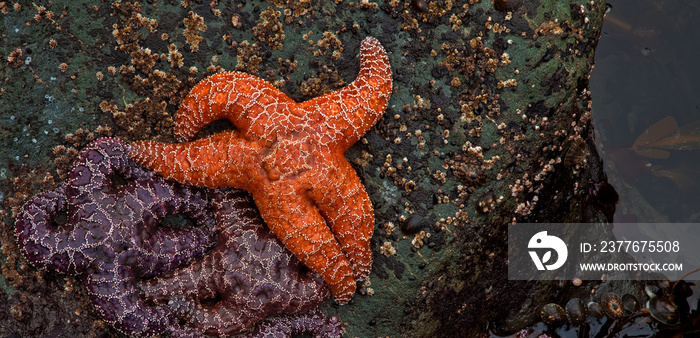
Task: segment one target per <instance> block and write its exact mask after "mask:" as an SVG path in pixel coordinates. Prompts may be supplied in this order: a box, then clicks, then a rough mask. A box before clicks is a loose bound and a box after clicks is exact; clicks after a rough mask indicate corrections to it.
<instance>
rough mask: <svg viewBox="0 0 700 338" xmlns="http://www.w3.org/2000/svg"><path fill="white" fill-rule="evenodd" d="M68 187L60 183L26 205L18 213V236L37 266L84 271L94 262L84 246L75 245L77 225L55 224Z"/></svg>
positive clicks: (25, 251) (27, 256)
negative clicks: (73, 238) (53, 221)
mask: <svg viewBox="0 0 700 338" xmlns="http://www.w3.org/2000/svg"><path fill="white" fill-rule="evenodd" d="M65 190H66V189H65V184H63V185H60V186H59V187H58V188H56V189H54V190H51V191H47V192H44V193H41V194H39V195H36V196H35V197H34V198H33V199H32V200H30V201H28V202H27V203H26V204H24V206H22V209H20V212H19V213H18V214H17V220H16V221H15V235H16V237H17V242H18V243H19V246H20V248H21V249H22V253H23V254H24V257H25V258H26V259H27V260H28V261H29V262H31V263H32V264H33V265H35V266H37V267H39V268H43V269H49V268H50V269H54V270H56V271H58V272H61V273H72V274H76V273H80V272H82V271H84V270H85V268H87V266H88V264H89V262H90V261H89V259H88V258H87V257H85V255H84V254H83V253H82V251H81V250H80V245H78V246H74V245H72V241H71V240H70V238H71V237H74V236H73V232H74V231H75V224H73V223H66V224H63V225H61V226H56V225H53V224H52V220H53V219H54V217H55V216H56V214H58V213H59V212H60V211H61V210H62V209H65V207H66V198H65Z"/></svg>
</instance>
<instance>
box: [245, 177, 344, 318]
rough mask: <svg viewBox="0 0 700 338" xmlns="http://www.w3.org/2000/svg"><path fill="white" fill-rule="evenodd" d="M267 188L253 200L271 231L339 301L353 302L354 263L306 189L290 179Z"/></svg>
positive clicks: (340, 302)
mask: <svg viewBox="0 0 700 338" xmlns="http://www.w3.org/2000/svg"><path fill="white" fill-rule="evenodd" d="M277 182H279V181H277ZM264 188H265V189H261V190H256V191H254V192H253V199H254V200H255V202H256V204H257V205H258V209H259V210H260V215H261V216H262V218H263V220H264V221H265V223H267V225H268V226H269V227H270V230H271V231H272V232H273V233H274V234H275V236H277V238H278V239H279V240H280V241H281V242H282V243H283V244H284V246H285V247H286V248H287V249H289V251H291V252H292V253H293V254H294V255H295V256H296V257H297V258H298V259H299V260H300V261H301V262H302V263H304V265H306V266H307V267H308V268H309V269H311V270H312V271H314V272H316V273H317V274H318V275H319V276H321V278H323V280H325V281H326V283H327V284H328V287H329V288H330V290H331V293H332V294H333V298H334V299H335V301H336V302H338V303H339V304H345V303H347V302H348V301H350V299H351V298H352V295H353V294H354V293H355V279H354V278H353V271H352V268H351V266H350V262H349V261H348V259H347V258H346V257H345V255H343V253H342V251H341V250H340V246H339V245H338V242H336V240H335V238H333V233H332V232H331V230H330V229H329V228H328V226H327V225H326V222H325V220H324V219H323V217H322V216H321V214H320V213H319V211H318V209H317V208H316V206H315V205H314V203H313V202H312V201H311V200H310V199H309V197H308V196H307V193H306V191H298V190H297V189H295V187H293V186H291V185H289V184H286V182H282V183H278V184H275V185H268V186H265V187H264Z"/></svg>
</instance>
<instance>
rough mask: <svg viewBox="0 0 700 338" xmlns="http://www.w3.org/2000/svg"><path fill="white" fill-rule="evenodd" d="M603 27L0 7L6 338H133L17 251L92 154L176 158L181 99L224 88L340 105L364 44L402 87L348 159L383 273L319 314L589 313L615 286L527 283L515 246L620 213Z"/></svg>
mask: <svg viewBox="0 0 700 338" xmlns="http://www.w3.org/2000/svg"><path fill="white" fill-rule="evenodd" d="M604 11H605V3H604V1H601V0H593V1H585V2H582V1H521V0H481V1H463V2H453V1H450V0H434V1H431V0H412V1H376V2H373V1H365V0H361V1H352V2H350V1H335V2H313V1H283V0H273V1H270V2H252V1H248V2H235V3H234V2H221V3H219V2H216V1H214V2H204V3H198V2H197V3H195V2H194V1H188V0H183V1H169V2H160V1H158V2H148V1H146V2H140V3H137V2H128V1H123V2H119V3H109V2H104V3H99V4H97V3H95V2H93V1H70V2H68V1H65V0H54V1H52V2H48V1H37V2H35V3H28V2H22V3H15V2H12V1H5V2H0V12H1V13H2V14H0V17H2V25H0V37H2V38H1V39H0V76H1V77H2V79H3V81H2V82H0V121H1V122H2V123H0V136H1V137H0V149H2V150H0V203H1V205H2V209H1V210H0V221H1V222H2V224H0V241H1V244H2V246H1V248H2V252H1V253H0V262H1V263H2V275H1V276H0V287H1V289H2V292H3V297H5V298H4V299H6V302H5V303H6V304H7V306H2V307H0V335H1V336H7V335H11V334H16V335H20V336H42V335H49V334H50V335H56V334H66V335H80V336H98V335H102V336H116V335H117V332H116V331H115V330H114V329H112V328H111V327H110V326H109V325H108V324H107V323H105V322H104V321H102V320H100V318H99V316H98V314H97V311H96V310H95V309H94V308H93V307H92V306H91V305H90V302H89V300H88V297H87V291H86V289H85V287H84V286H83V285H81V284H80V282H79V281H78V280H76V279H74V278H73V277H71V276H68V275H63V274H59V273H55V272H43V271H40V270H38V269H37V268H36V267H34V266H32V265H30V264H29V263H28V262H27V261H26V260H24V258H22V257H21V255H20V253H19V250H18V247H17V244H16V241H15V237H14V235H13V233H12V229H13V225H14V221H15V217H16V214H17V211H18V210H19V208H20V207H21V206H22V204H23V203H24V202H25V201H27V200H29V199H30V197H31V196H33V195H35V194H37V193H39V192H41V191H48V190H50V189H53V188H54V187H56V186H58V185H59V184H61V182H64V181H66V179H67V173H68V171H69V169H70V165H71V164H72V163H73V161H74V160H75V159H76V157H77V154H78V152H79V151H80V150H81V149H82V148H83V147H84V146H86V145H87V144H88V143H89V142H91V141H93V140H95V139H97V138H99V137H118V138H121V139H123V140H125V141H129V142H130V141H137V140H157V141H164V142H175V141H176V140H175V138H174V135H173V129H172V124H173V118H174V117H175V112H176V111H177V109H178V107H179V105H180V103H181V102H182V100H183V98H184V97H185V96H186V95H187V94H188V92H189V90H190V89H191V88H192V87H193V86H194V85H195V84H197V83H198V82H199V81H200V80H202V79H204V78H205V77H207V76H210V75H213V74H215V73H218V72H221V71H225V70H229V71H231V70H238V71H242V72H246V73H249V74H252V75H255V76H258V77H260V78H262V79H264V80H266V81H268V82H270V83H271V84H272V85H274V86H275V87H277V88H278V89H280V90H281V91H282V92H284V93H285V94H287V95H288V96H289V97H291V98H292V99H294V100H296V101H299V102H300V101H305V100H309V99H311V98H313V97H316V96H319V95H322V94H325V93H328V92H331V91H333V90H336V89H338V88H341V87H343V86H344V85H347V84H348V83H350V82H351V81H352V80H353V79H354V78H355V76H356V75H357V74H358V70H359V57H358V53H359V45H360V43H361V41H362V40H363V39H364V38H365V37H366V36H373V37H375V38H377V39H378V40H379V41H380V42H381V43H382V45H383V46H384V48H385V49H386V51H387V53H388V54H389V62H390V64H391V68H392V71H393V79H394V82H393V93H392V95H391V98H390V100H389V103H388V108H387V110H386V112H385V114H384V117H383V118H382V119H381V120H380V121H379V122H378V123H377V125H376V126H374V127H373V128H372V129H371V130H370V131H369V132H368V133H367V134H366V135H365V136H364V137H363V138H362V139H361V140H360V142H358V143H356V144H355V145H354V146H353V147H351V148H350V150H348V151H347V152H346V153H345V155H346V157H347V159H348V160H349V161H350V163H351V164H352V166H353V167H354V169H355V170H356V172H357V173H358V175H359V177H360V179H361V181H362V182H363V183H364V185H365V187H366V190H367V192H368V194H369V197H370V200H371V201H372V203H373V206H374V213H375V230H374V236H373V237H372V240H371V246H372V252H373V265H372V271H371V273H370V276H369V279H367V280H366V281H365V282H363V283H362V284H361V285H359V287H358V293H357V294H355V296H354V298H353V299H352V301H350V303H349V304H348V305H343V306H334V304H333V302H332V301H328V302H327V303H326V304H324V305H323V306H322V307H321V311H322V312H323V313H324V314H325V315H326V316H337V317H338V318H340V320H341V321H342V323H343V328H344V329H345V331H346V334H347V335H348V336H434V335H436V334H437V333H445V332H449V333H451V334H455V335H460V336H474V335H478V334H484V333H486V332H487V331H486V330H487V328H491V329H494V330H497V332H498V333H509V332H514V331H517V330H519V329H521V328H524V327H526V326H527V325H530V324H532V323H533V322H534V321H536V320H537V318H536V317H537V313H538V308H539V307H540V306H541V305H542V304H544V303H548V302H560V303H561V302H562V301H563V300H564V299H567V298H566V297H571V296H573V295H579V296H580V295H584V294H588V293H590V290H591V289H592V288H593V287H597V284H593V283H584V284H583V285H582V286H579V287H574V286H572V285H571V284H570V283H563V284H561V285H560V284H558V283H557V284H555V283H521V282H509V281H508V280H507V246H506V235H507V228H508V224H510V223H513V222H535V221H548V222H555V221H556V222H566V221H568V222H602V221H606V220H609V218H610V215H611V214H612V210H614V196H613V194H612V193H611V192H610V189H609V187H608V186H607V185H606V183H605V175H604V173H603V172H602V165H601V163H600V161H599V160H598V156H597V154H596V152H595V148H594V145H593V144H594V143H593V140H592V136H591V135H592V126H591V115H590V109H591V103H590V100H591V96H590V92H589V91H588V79H589V75H590V72H591V70H592V68H593V56H594V51H595V46H596V43H597V41H598V38H599V35H600V28H601V25H602V20H603V14H604ZM232 128H233V126H232V125H231V124H230V123H229V122H225V121H218V122H215V123H213V124H211V125H209V126H207V127H205V128H204V130H202V131H201V132H200V135H208V134H211V133H214V132H217V131H221V130H227V129H232ZM611 288H612V289H614V287H608V288H607V289H608V290H609V289H611ZM602 289H603V288H601V290H602ZM521 308H523V310H522V311H520V312H515V310H513V309H521Z"/></svg>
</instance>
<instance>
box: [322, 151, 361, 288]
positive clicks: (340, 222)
mask: <svg viewBox="0 0 700 338" xmlns="http://www.w3.org/2000/svg"><path fill="white" fill-rule="evenodd" d="M326 177H327V178H326V179H325V180H324V181H323V184H319V185H316V186H314V187H313V189H311V190H310V192H309V197H311V199H313V201H314V202H315V203H316V205H317V206H318V209H319V210H321V214H322V215H323V217H324V218H325V219H326V221H327V222H328V225H329V226H330V227H331V229H332V231H333V235H335V238H336V240H337V241H338V243H339V244H340V247H341V249H342V251H343V253H344V254H345V255H346V256H347V257H348V259H349V260H350V264H351V265H352V269H353V271H354V276H355V278H357V279H364V278H366V277H367V276H368V275H369V271H370V269H371V267H372V254H371V248H370V239H371V238H372V232H373V231H374V212H373V209H372V202H371V201H370V199H369V196H367V192H366V191H365V188H364V186H363V185H362V182H360V178H359V177H358V176H357V174H356V173H355V170H354V169H353V168H352V167H351V166H350V163H348V162H347V161H345V160H342V161H335V163H334V167H332V168H330V169H329V174H328V175H327V176H326Z"/></svg>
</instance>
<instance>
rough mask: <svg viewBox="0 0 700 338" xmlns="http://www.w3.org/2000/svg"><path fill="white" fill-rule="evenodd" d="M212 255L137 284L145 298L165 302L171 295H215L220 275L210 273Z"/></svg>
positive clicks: (199, 296)
mask: <svg viewBox="0 0 700 338" xmlns="http://www.w3.org/2000/svg"><path fill="white" fill-rule="evenodd" d="M216 259H217V258H216V257H215V256H214V255H207V256H204V257H203V258H201V259H197V260H195V261H194V262H192V263H191V264H190V265H188V266H186V267H183V268H180V269H177V270H174V271H173V272H171V273H168V274H165V275H162V276H158V277H156V278H153V279H150V280H147V281H145V282H143V283H140V284H139V288H140V289H141V291H143V293H144V294H145V295H146V298H149V299H152V300H156V301H158V302H165V301H168V300H170V298H171V297H173V295H182V297H185V298H188V299H189V298H195V297H197V298H198V299H200V298H201V299H207V298H214V297H216V296H217V290H216V286H217V285H218V283H217V279H218V278H220V276H217V275H215V274H211V273H210V272H212V271H216V270H214V269H213V267H214V265H215V263H214V262H215V261H216Z"/></svg>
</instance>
